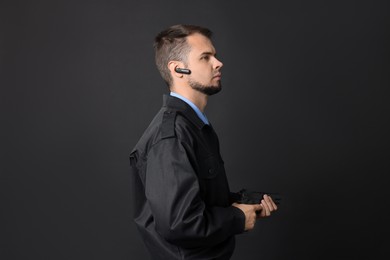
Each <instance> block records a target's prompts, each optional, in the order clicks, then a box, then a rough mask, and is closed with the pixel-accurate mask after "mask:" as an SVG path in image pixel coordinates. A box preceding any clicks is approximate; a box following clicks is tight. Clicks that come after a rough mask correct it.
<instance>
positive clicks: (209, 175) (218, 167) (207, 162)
mask: <svg viewBox="0 0 390 260" xmlns="http://www.w3.org/2000/svg"><path fill="white" fill-rule="evenodd" d="M221 171H223V161H222V160H220V159H219V158H218V157H216V156H214V155H210V156H207V157H204V158H201V160H200V163H199V173H198V174H199V178H200V179H214V178H215V177H217V176H218V174H219V173H220V172H221Z"/></svg>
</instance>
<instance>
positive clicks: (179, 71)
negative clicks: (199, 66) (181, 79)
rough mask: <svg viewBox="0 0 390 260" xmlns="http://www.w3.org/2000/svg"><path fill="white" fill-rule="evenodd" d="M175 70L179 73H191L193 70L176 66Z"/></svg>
mask: <svg viewBox="0 0 390 260" xmlns="http://www.w3.org/2000/svg"><path fill="white" fill-rule="evenodd" d="M175 71H176V72H177V73H181V74H191V70H189V69H182V68H177V67H176V68H175Z"/></svg>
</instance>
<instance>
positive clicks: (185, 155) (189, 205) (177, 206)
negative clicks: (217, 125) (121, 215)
mask: <svg viewBox="0 0 390 260" xmlns="http://www.w3.org/2000/svg"><path fill="white" fill-rule="evenodd" d="M210 38H211V31H210V30H208V29H207V28H203V27H200V26H195V25H174V26H172V27H170V28H168V29H166V30H164V31H162V32H161V33H160V34H159V35H158V36H157V37H156V39H155V52H156V64H157V67H158V69H159V71H160V74H161V75H162V77H163V79H164V80H165V82H166V83H167V85H168V87H169V90H170V94H169V95H168V94H167V95H164V97H163V106H162V108H161V110H160V111H159V112H158V113H157V115H156V116H155V117H154V119H153V120H152V122H151V123H150V125H149V126H148V128H147V129H146V130H145V132H144V134H143V135H142V137H141V138H140V140H139V141H138V143H137V144H136V145H135V147H134V149H133V150H132V152H131V154H130V165H131V175H132V178H133V181H132V183H133V184H134V186H133V189H132V191H133V195H134V199H135V202H134V203H135V207H134V214H135V216H134V220H135V223H136V225H137V227H138V230H139V231H140V234H141V235H142V238H143V241H144V242H145V245H146V247H147V248H148V249H149V252H150V255H151V257H152V259H164V260H167V259H230V257H231V256H232V254H233V251H234V245H235V235H236V234H240V233H243V232H244V231H249V230H251V229H253V227H254V225H255V222H256V219H258V218H261V217H267V216H270V215H271V213H272V212H273V211H275V210H276V209H277V206H276V204H275V203H274V201H273V200H272V198H271V197H270V196H267V195H264V198H263V199H262V200H261V201H259V203H258V204H251V205H249V204H239V203H236V202H235V201H234V199H233V196H232V195H234V194H233V193H231V192H230V189H229V185H228V181H227V178H226V174H225V168H224V163H223V160H222V157H221V155H220V151H219V141H218V137H217V134H216V133H215V131H214V129H213V127H212V125H211V124H210V122H209V121H208V119H207V117H206V116H205V114H204V113H203V111H204V109H205V106H206V104H207V99H208V96H210V95H213V94H215V93H218V92H219V91H220V90H221V68H222V66H223V64H222V63H221V62H220V61H219V60H218V59H217V58H216V51H215V49H214V46H213V45H212V43H211V40H210Z"/></svg>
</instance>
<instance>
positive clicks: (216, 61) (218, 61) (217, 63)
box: [214, 58, 223, 70]
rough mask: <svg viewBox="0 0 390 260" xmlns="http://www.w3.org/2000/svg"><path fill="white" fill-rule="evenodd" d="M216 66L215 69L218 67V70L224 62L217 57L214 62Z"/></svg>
mask: <svg viewBox="0 0 390 260" xmlns="http://www.w3.org/2000/svg"><path fill="white" fill-rule="evenodd" d="M214 66H215V69H216V70H219V69H221V68H222V66H223V63H222V62H221V61H220V60H218V59H217V58H215V64H214Z"/></svg>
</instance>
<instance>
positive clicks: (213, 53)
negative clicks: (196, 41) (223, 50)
mask: <svg viewBox="0 0 390 260" xmlns="http://www.w3.org/2000/svg"><path fill="white" fill-rule="evenodd" d="M203 55H213V56H215V57H216V56H217V53H216V52H211V51H205V52H202V53H201V54H200V56H203Z"/></svg>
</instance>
